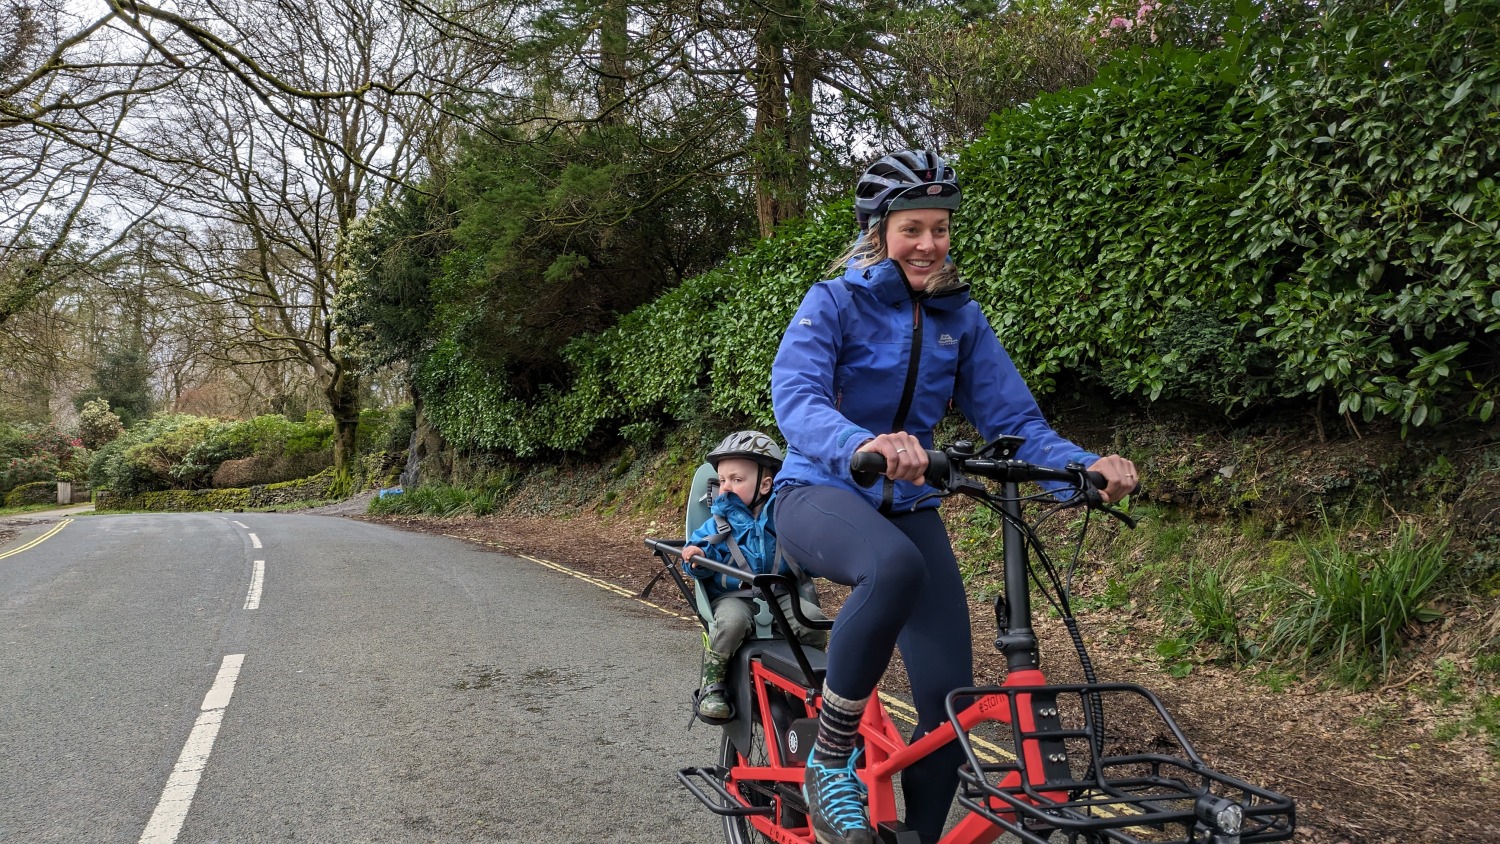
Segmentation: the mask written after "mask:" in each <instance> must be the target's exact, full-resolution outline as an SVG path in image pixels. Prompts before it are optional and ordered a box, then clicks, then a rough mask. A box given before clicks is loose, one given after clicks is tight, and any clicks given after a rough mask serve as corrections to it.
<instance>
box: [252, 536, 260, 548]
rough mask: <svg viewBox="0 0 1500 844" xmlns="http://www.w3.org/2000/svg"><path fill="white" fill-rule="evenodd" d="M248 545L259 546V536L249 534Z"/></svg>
mask: <svg viewBox="0 0 1500 844" xmlns="http://www.w3.org/2000/svg"><path fill="white" fill-rule="evenodd" d="M250 547H251V548H259V547H260V537H258V536H256V535H255V534H253V533H252V534H250Z"/></svg>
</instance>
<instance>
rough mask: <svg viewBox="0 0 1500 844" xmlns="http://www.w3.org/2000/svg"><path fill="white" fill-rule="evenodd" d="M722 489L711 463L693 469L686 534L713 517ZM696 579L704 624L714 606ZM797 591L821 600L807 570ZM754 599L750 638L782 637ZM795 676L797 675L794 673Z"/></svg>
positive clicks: (709, 621)
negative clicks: (753, 621) (720, 489)
mask: <svg viewBox="0 0 1500 844" xmlns="http://www.w3.org/2000/svg"><path fill="white" fill-rule="evenodd" d="M718 490H719V472H718V470H717V469H715V468H714V467H713V465H712V464H710V463H704V464H703V465H701V466H699V467H698V471H696V472H694V473H693V484H692V486H691V487H690V488H689V489H688V502H687V516H686V520H685V522H686V523H685V530H684V531H683V534H682V535H683V536H692V535H693V531H695V530H697V529H698V528H699V527H701V526H702V525H703V523H704V522H706V521H708V520H709V519H711V518H713V510H712V509H711V508H712V505H713V500H714V497H715V496H716V495H717V494H718ZM691 580H692V581H693V609H694V610H696V611H697V613H698V615H699V617H701V618H702V619H703V622H704V624H705V626H707V625H712V624H713V622H714V611H713V606H712V605H711V604H710V603H709V600H708V593H707V592H706V591H705V590H704V588H703V582H702V581H700V580H698V579H697V578H696V577H695V578H691ZM797 591H798V592H800V593H802V597H804V598H806V599H807V600H809V601H811V602H813V603H814V604H817V603H818V590H817V587H815V586H814V585H813V582H812V578H810V577H808V576H807V573H806V572H803V571H801V570H800V569H799V571H798V578H797ZM753 600H754V601H755V624H754V628H753V629H752V630H751V631H750V635H749V637H748V638H749V639H775V638H779V637H778V636H777V635H776V632H775V625H774V624H773V623H772V621H771V610H770V608H769V607H767V606H766V602H765V601H764V600H762V599H760V598H755V599H753ZM792 676H796V675H795V674H794V675H792Z"/></svg>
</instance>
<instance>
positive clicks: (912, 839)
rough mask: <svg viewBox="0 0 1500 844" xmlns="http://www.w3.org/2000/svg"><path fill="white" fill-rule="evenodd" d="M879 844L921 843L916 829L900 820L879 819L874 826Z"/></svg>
mask: <svg viewBox="0 0 1500 844" xmlns="http://www.w3.org/2000/svg"><path fill="white" fill-rule="evenodd" d="M875 835H876V836H877V837H878V838H879V839H880V844H922V839H921V837H919V836H918V835H917V831H916V830H915V829H912V828H911V827H909V826H907V825H906V824H904V823H902V822H901V821H881V822H880V823H879V824H877V825H876V827H875Z"/></svg>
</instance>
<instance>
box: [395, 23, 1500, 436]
mask: <svg viewBox="0 0 1500 844" xmlns="http://www.w3.org/2000/svg"><path fill="white" fill-rule="evenodd" d="M1283 5H1284V6H1286V7H1287V8H1286V9H1283V10H1281V11H1279V12H1278V13H1277V15H1282V14H1285V15H1286V16H1287V17H1286V18H1285V20H1289V21H1296V20H1298V18H1297V15H1300V14H1306V13H1307V11H1308V10H1307V8H1306V7H1305V6H1301V5H1300V4H1295V3H1293V4H1277V6H1278V8H1280V7H1281V6H1283ZM1294 7H1300V8H1301V9H1302V11H1301V12H1298V11H1296V8H1294ZM1316 11H1317V15H1318V17H1317V19H1316V20H1313V21H1309V22H1306V23H1305V24H1303V25H1287V26H1285V29H1284V31H1283V30H1282V29H1278V27H1277V26H1276V25H1271V24H1261V23H1251V24H1249V25H1239V26H1238V28H1236V29H1232V30H1231V31H1230V32H1229V33H1228V34H1226V35H1225V38H1224V46H1223V47H1222V48H1219V49H1215V50H1212V51H1210V52H1195V51H1191V50H1185V49H1173V48H1159V49H1151V50H1146V51H1143V52H1140V53H1136V54H1132V55H1131V56H1129V57H1128V58H1126V59H1122V60H1120V61H1118V62H1116V63H1114V64H1112V65H1110V66H1108V67H1106V68H1105V69H1104V70H1103V71H1101V73H1100V74H1099V76H1098V78H1097V79H1096V80H1095V82H1094V84H1093V85H1092V86H1090V87H1086V88H1076V89H1071V90H1067V91H1061V92H1058V93H1055V94H1051V95H1047V96H1042V97H1039V98H1037V99H1036V100H1034V101H1032V102H1030V103H1028V104H1027V106H1026V107H1025V108H1018V109H1011V110H1008V111H1006V112H1004V113H1002V114H1000V115H997V116H996V117H995V118H994V119H993V120H992V121H991V122H990V124H989V126H988V129H987V131H986V134H985V136H984V137H982V138H981V139H979V140H978V141H977V142H975V143H974V144H973V145H971V146H970V147H969V148H967V149H965V150H963V151H962V153H961V156H960V157H961V168H960V169H961V170H962V173H963V184H964V194H965V208H964V212H963V214H962V215H960V217H959V218H958V219H957V220H956V222H955V229H954V254H955V256H956V257H957V259H958V263H959V266H960V267H961V269H962V270H963V272H964V275H965V277H966V278H967V279H968V280H969V281H970V283H971V284H972V285H973V295H974V297H975V299H976V300H978V301H979V302H980V303H981V305H982V306H983V307H984V309H985V311H986V313H987V315H988V316H989V318H990V321H991V322H992V324H993V325H994V327H995V328H996V330H997V331H998V332H999V334H1000V336H1001V338H1002V339H1003V340H1004V341H1005V343H1006V345H1007V347H1008V349H1009V351H1010V352H1011V354H1012V356H1013V357H1014V358H1015V360H1016V363H1017V365H1018V367H1019V368H1020V369H1021V371H1022V372H1023V373H1024V374H1025V375H1026V377H1027V379H1028V381H1029V383H1030V384H1031V386H1032V387H1033V389H1034V390H1035V391H1036V392H1037V393H1039V394H1046V393H1049V392H1052V391H1054V390H1056V389H1057V388H1058V387H1059V385H1060V384H1062V383H1069V384H1080V385H1082V386H1084V387H1088V388H1095V389H1100V388H1102V389H1103V390H1107V391H1109V392H1112V393H1114V394H1116V395H1118V396H1126V397H1131V398H1134V399H1137V400H1140V401H1142V402H1155V401H1162V400H1173V401H1177V402H1184V403H1189V404H1192V405H1195V406H1198V407H1202V408H1205V409H1209V410H1213V411H1218V412H1222V413H1237V412H1239V411H1240V410H1242V409H1245V408H1252V407H1265V406H1269V405H1273V404H1277V403H1283V402H1298V403H1303V404H1305V405H1307V406H1308V407H1316V406H1319V405H1320V403H1322V402H1327V403H1328V405H1329V406H1330V408H1332V407H1337V409H1338V410H1339V411H1340V412H1344V413H1348V414H1351V416H1352V415H1363V416H1364V417H1365V418H1367V419H1375V418H1377V417H1378V418H1384V419H1389V420H1394V421H1395V422H1398V423H1400V424H1402V425H1403V426H1418V425H1424V424H1430V423H1431V422H1432V421H1435V420H1437V419H1439V418H1440V417H1444V418H1446V417H1451V416H1454V415H1467V416H1472V417H1475V418H1478V419H1480V420H1486V421H1487V420H1489V419H1491V418H1492V417H1493V414H1494V411H1495V403H1496V400H1497V398H1500V349H1497V347H1496V339H1495V338H1496V337H1497V336H1500V292H1497V288H1500V262H1496V261H1494V260H1493V255H1495V254H1496V252H1497V249H1500V134H1497V133H1495V132H1494V131H1493V114H1494V113H1496V111H1497V110H1500V37H1497V36H1500V0H1401V2H1397V3H1395V4H1393V5H1392V6H1391V7H1390V8H1389V9H1384V10H1382V12H1381V13H1379V14H1369V13H1368V9H1367V8H1366V6H1365V4H1358V3H1339V4H1331V5H1327V6H1326V7H1319V9H1318V10H1316ZM1277 15H1273V16H1271V18H1272V20H1273V21H1274V20H1280V19H1281V18H1278V17H1277ZM1241 30H1242V31H1241ZM1236 32H1239V34H1235V33H1236ZM851 235H852V226H851V225H850V215H849V211H848V207H847V205H846V204H843V203H836V204H834V205H832V206H827V207H825V208H823V209H821V210H820V211H818V212H816V213H815V214H813V215H812V216H811V218H810V219H808V220H805V221H797V222H793V223H791V224H789V225H787V226H784V227H783V228H782V229H781V230H779V231H778V232H777V234H776V236H775V237H774V238H770V239H767V240H763V241H761V242H759V243H757V244H755V245H754V246H753V247H752V248H750V249H748V250H746V251H745V252H743V253H742V254H740V255H738V256H736V257H734V258H732V259H731V260H730V261H728V262H727V263H725V264H723V265H721V266H720V267H718V268H716V269H713V270H711V271H709V272H706V273H703V274H700V275H697V276H694V277H692V278H689V279H688V280H686V281H685V282H683V283H682V284H681V285H680V286H679V287H677V288H676V289H674V290H672V291H670V292H668V293H666V294H665V295H662V296H660V297H659V298H657V299H655V300H654V301H651V302H649V303H648V304H646V305H644V306H642V307H639V308H636V309H635V310H634V311H631V312H630V313H628V314H626V315H625V316H623V317H621V318H620V319H619V320H618V322H617V323H616V324H615V325H614V327H612V328H609V329H607V330H604V331H602V332H598V333H594V334H584V335H581V336H575V337H574V339H573V340H572V341H571V342H570V343H568V345H567V346H566V347H565V348H564V350H563V353H562V358H563V363H564V364H565V371H564V372H561V373H553V374H552V375H551V376H550V377H551V380H550V381H547V382H546V383H542V384H540V385H538V384H536V383H527V384H518V383H517V382H516V381H515V380H513V379H510V378H507V377H505V376H506V372H505V370H504V369H496V368H494V367H493V366H491V365H490V364H488V363H486V357H485V353H484V350H483V349H479V348H475V346H477V345H478V344H476V343H475V342H473V341H472V338H470V339H469V340H467V341H466V340H465V339H464V337H463V335H461V334H460V333H454V334H451V335H448V336H446V337H445V338H444V339H442V340H440V341H439V342H437V343H436V344H435V346H434V347H432V348H431V349H430V351H426V352H424V353H423V354H422V357H421V359H420V360H418V361H416V366H415V371H414V380H415V383H416V386H417V389H418V390H419V391H420V393H421V395H422V396H423V398H424V400H425V401H426V402H427V405H426V407H427V413H428V415H429V417H430V418H431V420H432V421H433V424H434V425H435V426H436V427H437V429H438V430H439V431H441V433H442V434H443V435H444V437H445V438H447V439H448V440H449V441H450V442H451V443H453V444H454V445H455V446H456V447H458V448H460V449H485V450H497V451H508V452H512V453H516V454H520V455H529V454H535V453H538V452H541V451H544V450H564V451H583V450H585V449H587V448H588V447H589V446H590V444H591V443H593V442H596V441H597V438H598V437H599V436H600V435H601V434H608V435H611V436H612V435H614V433H615V432H616V431H617V430H618V429H619V428H620V426H621V425H627V424H628V425H639V424H641V423H643V422H649V421H651V420H653V419H657V418H662V417H673V416H677V415H679V414H683V413H688V412H693V410H692V409H693V407H694V403H695V402H696V401H698V400H699V397H700V396H701V395H702V394H705V393H706V394H707V395H708V396H709V397H710V402H709V406H708V410H709V411H710V412H712V413H717V414H723V415H726V416H737V417H742V418H745V419H748V420H750V421H751V422H752V423H753V424H756V425H758V426H770V425H771V422H772V419H771V416H772V414H771V411H770V403H769V399H768V395H767V392H768V390H767V387H768V383H767V377H766V376H767V372H768V370H769V368H770V362H771V360H772V357H773V356H774V354H775V350H776V347H777V341H778V339H779V337H780V335H781V332H782V331H783V330H784V329H785V326H786V322H787V319H788V318H789V316H790V315H791V313H792V311H793V309H794V308H795V306H796V304H797V302H798V300H799V299H800V298H801V296H802V294H803V292H804V291H805V290H806V288H807V287H808V285H809V284H811V283H812V282H814V281H816V280H818V279H819V278H822V277H823V276H824V274H825V264H826V262H827V261H828V260H829V259H830V258H831V257H832V256H833V255H836V254H838V252H839V251H840V250H841V249H842V247H843V246H844V245H845V244H846V242H847V241H848V240H849V238H850V237H851ZM633 430H639V429H633Z"/></svg>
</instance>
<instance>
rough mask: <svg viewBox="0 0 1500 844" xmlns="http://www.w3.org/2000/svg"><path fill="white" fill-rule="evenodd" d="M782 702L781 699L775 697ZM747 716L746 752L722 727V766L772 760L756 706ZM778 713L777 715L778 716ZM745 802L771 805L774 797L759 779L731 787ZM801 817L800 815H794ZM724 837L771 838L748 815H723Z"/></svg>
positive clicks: (763, 842)
mask: <svg viewBox="0 0 1500 844" xmlns="http://www.w3.org/2000/svg"><path fill="white" fill-rule="evenodd" d="M771 694H772V695H773V696H782V697H784V695H782V693H781V692H778V691H775V690H772V691H771ZM777 703H781V701H777ZM747 714H748V715H749V716H750V746H749V747H748V748H747V750H748V753H746V754H744V755H741V754H740V752H739V749H738V748H737V747H735V744H734V742H733V741H731V740H730V738H729V731H728V730H725V731H724V736H723V738H722V739H720V741H719V765H721V766H722V767H723V768H724V769H725V770H728V769H730V768H733V767H735V766H737V765H751V766H757V767H760V766H766V765H769V764H771V754H770V751H769V750H767V748H766V742H767V740H768V739H769V737H768V736H767V735H766V730H765V725H764V724H763V723H762V722H761V717H760V711H759V708H757V707H754V706H752V709H751V711H750V712H749V713H747ZM778 717H780V716H778ZM731 791H734V792H736V793H737V794H738V795H739V796H740V797H741V798H742V799H743V800H744V801H745V802H746V803H748V804H749V805H751V806H771V805H775V804H776V802H777V801H776V798H775V796H774V795H773V793H772V791H771V789H770V788H769V787H765V786H762V785H761V784H758V783H742V784H739V785H736V786H732V787H731ZM782 811H784V812H785V811H790V812H796V810H795V809H789V808H783V810H782ZM796 816H797V817H800V815H796ZM724 840H725V841H726V842H728V844H767V842H770V841H771V839H770V838H768V837H766V836H765V835H763V834H761V832H760V831H759V830H757V829H756V828H755V826H754V825H753V824H752V823H751V822H750V820H749V819H748V818H736V817H730V816H725V818H724Z"/></svg>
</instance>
